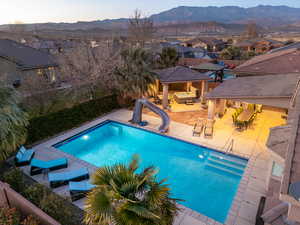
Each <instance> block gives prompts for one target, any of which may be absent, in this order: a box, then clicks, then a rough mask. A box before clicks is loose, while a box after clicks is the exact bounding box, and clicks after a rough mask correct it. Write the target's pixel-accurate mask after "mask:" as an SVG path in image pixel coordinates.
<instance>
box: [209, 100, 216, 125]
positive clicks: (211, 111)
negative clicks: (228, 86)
mask: <svg viewBox="0 0 300 225" xmlns="http://www.w3.org/2000/svg"><path fill="white" fill-rule="evenodd" d="M215 108H216V100H208V115H207V118H208V120H212V121H213V120H214V119H215V110H216V109H215Z"/></svg>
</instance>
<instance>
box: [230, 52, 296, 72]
mask: <svg viewBox="0 0 300 225" xmlns="http://www.w3.org/2000/svg"><path fill="white" fill-rule="evenodd" d="M299 61H300V50H298V49H296V48H293V49H287V50H283V51H278V52H274V53H268V54H263V55H259V56H256V57H254V58H252V59H250V60H248V61H246V62H245V63H243V64H242V65H240V66H238V67H237V68H236V69H235V70H234V72H235V73H237V74H242V73H244V74H249V75H250V74H254V75H259V74H263V75H267V74H284V73H300V64H299Z"/></svg>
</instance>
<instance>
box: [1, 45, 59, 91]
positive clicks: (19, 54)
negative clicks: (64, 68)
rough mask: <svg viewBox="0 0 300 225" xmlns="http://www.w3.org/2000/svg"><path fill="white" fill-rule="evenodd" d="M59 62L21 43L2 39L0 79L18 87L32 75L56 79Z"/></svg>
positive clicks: (51, 80)
mask: <svg viewBox="0 0 300 225" xmlns="http://www.w3.org/2000/svg"><path fill="white" fill-rule="evenodd" d="M57 67H58V65H57V63H56V62H55V61H54V59H53V57H52V56H51V55H50V54H48V53H45V52H43V51H39V50H36V49H34V48H31V47H28V46H26V45H23V44H21V43H18V42H15V41H12V40H8V39H0V80H1V81H3V82H5V83H6V84H8V85H14V86H15V87H18V86H20V85H22V82H23V81H24V80H26V78H27V77H30V76H43V77H45V79H47V80H49V82H54V81H56V79H57V77H56V74H57V70H56V68H57Z"/></svg>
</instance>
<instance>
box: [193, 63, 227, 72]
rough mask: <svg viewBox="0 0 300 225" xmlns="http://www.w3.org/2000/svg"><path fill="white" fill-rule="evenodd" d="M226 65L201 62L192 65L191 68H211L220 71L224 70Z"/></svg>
mask: <svg viewBox="0 0 300 225" xmlns="http://www.w3.org/2000/svg"><path fill="white" fill-rule="evenodd" d="M224 68H225V66H221V65H219V64H215V63H209V62H207V63H201V64H199V65H196V66H192V67H191V69H197V70H210V71H218V70H223V69H224Z"/></svg>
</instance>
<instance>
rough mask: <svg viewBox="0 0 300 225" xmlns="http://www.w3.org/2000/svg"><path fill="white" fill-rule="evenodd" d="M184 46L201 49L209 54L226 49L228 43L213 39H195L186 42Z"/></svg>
mask: <svg viewBox="0 0 300 225" xmlns="http://www.w3.org/2000/svg"><path fill="white" fill-rule="evenodd" d="M184 45H185V46H187V47H193V48H199V47H201V48H204V49H205V50H207V51H209V52H218V51H222V50H223V49H224V48H225V47H226V43H225V42H224V41H222V40H220V39H216V38H213V37H203V38H200V37H199V38H194V39H192V40H189V41H187V42H185V44H184Z"/></svg>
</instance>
